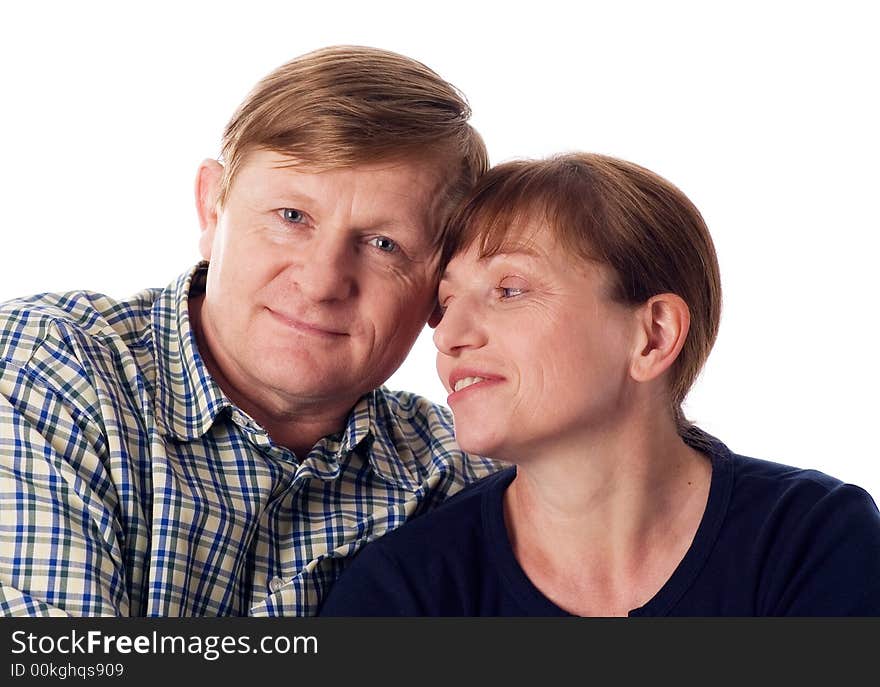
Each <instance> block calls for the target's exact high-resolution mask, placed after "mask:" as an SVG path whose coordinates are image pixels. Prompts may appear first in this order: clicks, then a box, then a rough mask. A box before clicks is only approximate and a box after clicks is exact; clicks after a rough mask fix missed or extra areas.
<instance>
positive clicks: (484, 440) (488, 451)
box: [455, 426, 504, 458]
mask: <svg viewBox="0 0 880 687" xmlns="http://www.w3.org/2000/svg"><path fill="white" fill-rule="evenodd" d="M455 440H456V441H457V442H458V445H459V446H460V447H461V449H462V450H463V451H464V452H466V453H470V454H472V455H477V456H488V457H490V458H493V457H497V456H498V455H499V454H500V453H501V452H502V451H503V450H504V442H503V441H502V440H501V438H500V437H498V436H493V435H492V434H491V433H489V432H487V431H486V430H485V428H482V430H480V429H477V428H468V427H462V428H459V427H457V426H456V428H455Z"/></svg>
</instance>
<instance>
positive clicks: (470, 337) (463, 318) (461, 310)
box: [434, 299, 486, 355]
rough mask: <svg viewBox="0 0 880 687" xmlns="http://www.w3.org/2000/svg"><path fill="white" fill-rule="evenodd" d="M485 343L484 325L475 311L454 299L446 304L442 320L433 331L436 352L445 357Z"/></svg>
mask: <svg viewBox="0 0 880 687" xmlns="http://www.w3.org/2000/svg"><path fill="white" fill-rule="evenodd" d="M485 343H486V332H485V323H484V322H483V321H482V319H481V317H480V313H479V312H478V311H477V309H476V308H474V307H472V306H469V305H467V304H466V303H465V302H464V301H459V302H456V301H455V299H453V301H452V302H450V303H448V304H447V306H446V309H445V310H444V312H443V318H442V319H441V320H440V322H439V324H438V325H437V327H436V328H435V329H434V346H436V347H437V350H438V351H440V352H441V353H444V354H446V355H456V354H457V353H459V352H461V351H462V350H465V349H468V348H479V347H481V346H483V345H484V344H485Z"/></svg>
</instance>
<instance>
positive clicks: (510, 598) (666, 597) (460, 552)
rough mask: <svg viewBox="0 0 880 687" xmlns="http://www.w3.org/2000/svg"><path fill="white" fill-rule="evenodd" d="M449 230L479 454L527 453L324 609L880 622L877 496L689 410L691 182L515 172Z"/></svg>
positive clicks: (400, 539)
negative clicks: (749, 446)
mask: <svg viewBox="0 0 880 687" xmlns="http://www.w3.org/2000/svg"><path fill="white" fill-rule="evenodd" d="M448 230H449V243H448V246H449V247H448V249H447V252H446V254H445V255H444V264H446V269H445V272H444V275H443V279H442V282H441V285H440V292H439V303H440V306H441V310H442V320H441V321H440V323H439V325H438V326H437V328H436V332H435V334H434V341H435V343H436V345H437V348H438V350H439V353H438V359H437V368H438V371H439V373H440V376H441V378H442V380H443V383H444V385H445V386H446V388H447V390H448V391H449V392H450V395H449V398H448V403H449V406H450V407H451V409H452V411H453V413H454V415H455V430H456V436H457V439H458V441H459V443H460V444H461V446H462V447H463V448H464V449H465V450H467V451H469V452H472V453H480V454H484V455H489V456H493V457H496V458H499V459H502V460H504V461H507V462H509V463H512V464H513V466H512V467H509V468H507V469H505V470H503V471H501V472H499V473H497V474H495V475H493V476H491V477H488V478H486V479H484V480H483V481H482V482H480V483H478V484H476V485H473V486H472V487H470V488H467V489H466V490H465V491H463V492H461V493H460V494H458V495H456V496H455V497H453V498H452V499H451V500H450V501H448V502H447V503H446V504H444V506H442V507H441V508H440V509H438V510H437V511H436V512H434V513H432V514H430V515H426V516H425V517H423V518H418V519H416V520H414V521H412V522H411V523H409V524H407V525H405V526H404V527H402V528H400V529H399V530H397V531H394V532H392V533H390V534H388V535H386V536H385V537H383V538H382V539H380V540H379V541H377V542H375V543H373V544H370V545H369V546H367V547H365V549H364V550H363V551H362V553H361V554H359V555H358V557H357V558H356V559H355V561H354V562H353V564H352V566H351V569H350V570H349V571H348V572H346V573H344V574H343V575H342V577H341V579H340V580H339V582H338V583H337V584H336V586H335V588H334V589H333V590H332V591H331V593H330V595H329V597H328V599H327V601H326V603H325V605H324V609H323V614H325V615H444V616H453V615H455V616H459V615H466V616H475V615H546V616H552V615H581V616H625V615H630V616H637V615H643V616H656V615H685V616H716V615H725V616H753V615H829V616H830V615H835V616H837V615H880V513H878V510H877V507H876V505H875V504H874V502H873V501H872V499H871V497H870V496H869V495H868V494H867V493H866V492H865V491H864V490H862V489H860V488H859V487H856V486H852V485H847V484H843V483H842V482H840V481H839V480H837V479H835V478H833V477H830V476H828V475H825V474H822V473H819V472H816V471H812V470H800V469H797V468H793V467H787V466H784V465H780V464H777V463H771V462H767V461H762V460H756V459H753V458H747V457H744V456H739V455H736V454H734V453H732V452H731V451H730V450H729V449H728V448H727V447H726V446H725V445H724V444H722V443H721V442H720V441H718V440H716V439H714V438H713V437H711V436H708V435H707V434H705V433H704V432H702V431H701V430H699V429H697V428H696V427H694V426H692V425H691V424H690V423H689V422H688V421H687V420H686V419H685V417H684V415H683V413H682V409H681V404H682V401H683V400H684V398H685V395H686V394H687V392H688V389H689V388H690V386H691V384H692V383H693V381H694V379H695V377H696V375H697V373H698V372H699V370H700V368H701V367H702V365H703V363H704V362H705V359H706V357H707V355H708V353H709V350H710V349H711V347H712V344H713V342H714V340H715V336H716V333H717V331H718V323H719V317H720V308H721V287H720V279H719V274H718V263H717V260H716V256H715V251H714V248H713V244H712V240H711V238H710V236H709V233H708V230H707V229H706V226H705V224H704V222H703V220H702V218H701V216H700V214H699V212H698V211H697V210H696V208H695V207H694V206H693V205H692V204H691V203H690V201H689V200H688V199H687V198H686V197H685V196H684V195H683V194H682V193H681V191H679V190H678V189H677V188H676V187H674V186H673V185H671V184H670V183H669V182H667V181H666V180H664V179H662V178H660V177H659V176H657V175H656V174H653V173H652V172H650V171H648V170H646V169H643V168H641V167H639V166H637V165H634V164H631V163H628V162H623V161H620V160H616V159H612V158H608V157H603V156H599V155H587V154H574V155H566V156H560V157H556V158H552V159H549V160H545V161H537V162H534V161H522V162H512V163H507V164H504V165H501V166H499V167H496V168H495V169H494V170H492V171H491V172H490V173H489V174H488V175H486V176H485V177H484V178H483V179H482V181H481V182H480V184H479V186H478V188H476V189H475V191H474V192H473V194H472V195H471V196H470V198H469V199H468V200H467V201H466V203H465V204H464V205H463V207H462V208H461V209H460V211H459V212H458V214H457V215H456V217H455V218H454V219H453V221H452V222H451V224H450V225H449V227H448Z"/></svg>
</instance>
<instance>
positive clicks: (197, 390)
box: [152, 261, 421, 491]
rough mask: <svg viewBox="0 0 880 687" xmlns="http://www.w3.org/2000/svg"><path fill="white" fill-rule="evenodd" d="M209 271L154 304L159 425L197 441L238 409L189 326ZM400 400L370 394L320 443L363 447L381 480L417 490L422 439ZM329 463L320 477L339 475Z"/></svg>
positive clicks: (197, 271) (199, 269)
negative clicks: (414, 444) (399, 408)
mask: <svg viewBox="0 0 880 687" xmlns="http://www.w3.org/2000/svg"><path fill="white" fill-rule="evenodd" d="M207 273H208V263H207V262H204V261H203V262H200V263H199V264H198V265H196V266H195V267H193V268H192V269H191V270H189V271H188V272H186V273H185V274H183V275H181V276H180V277H179V278H178V279H177V280H176V281H175V282H174V283H172V284H171V285H170V286H169V287H168V288H166V289H165V290H164V291H162V293H161V294H160V295H159V298H158V299H157V300H156V302H155V303H154V304H153V312H152V319H153V342H154V346H155V350H156V364H157V367H158V373H157V378H158V379H157V391H156V402H155V417H156V424H157V426H158V427H159V430H160V431H161V432H162V433H163V434H165V435H169V436H172V437H174V438H176V439H178V440H181V441H192V440H194V439H198V438H199V437H201V436H203V435H204V434H205V433H206V432H207V431H208V430H209V429H210V428H211V426H212V425H213V424H214V422H215V420H216V419H217V416H218V415H219V414H220V413H222V412H224V411H225V410H226V409H235V406H234V404H233V403H232V401H230V400H229V398H228V397H227V396H226V395H225V394H224V393H223V391H222V389H220V386H219V385H218V384H217V382H215V381H214V379H213V378H212V377H211V375H210V374H209V373H208V369H207V367H206V366H205V363H204V361H203V360H202V357H201V356H200V355H199V352H198V346H197V345H196V338H195V333H194V332H193V330H192V327H191V325H190V319H189V297H190V296H197V295H199V294H202V293H204V291H205V280H206V277H207ZM395 402H396V399H394V398H392V397H391V396H390V395H389V393H388V391H387V390H386V389H385V387H380V388H378V389H374V390H373V391H370V392H367V393H366V394H364V395H363V396H362V397H361V398H360V400H359V401H358V402H357V403H356V404H355V406H354V408H353V409H352V411H351V413H349V416H348V421H347V423H346V426H345V429H344V430H343V431H342V432H340V433H338V434H336V435H331V436H328V437H325V438H324V439H322V440H321V442H319V445H321V448H322V449H324V451H322V453H324V452H326V454H327V455H331V456H343V455H347V454H348V453H350V452H352V451H358V452H359V453H360V455H362V456H364V457H365V458H366V459H367V460H368V462H369V464H370V467H371V468H372V469H373V470H374V471H375V472H376V474H377V475H379V476H380V477H381V478H382V479H384V480H385V481H387V482H390V483H392V484H394V485H397V486H398V487H400V488H402V489H406V490H407V491H415V490H416V489H417V488H418V487H419V484H420V483H421V480H420V479H419V463H418V461H417V460H416V459H415V456H414V455H413V452H412V450H411V449H410V446H409V444H410V442H411V441H414V440H417V437H415V436H410V435H412V434H413V431H412V429H410V431H408V432H407V431H406V428H405V427H404V426H403V425H402V424H401V419H400V417H399V416H398V413H395V412H394V410H393V409H392V407H391V405H392V404H393V403H395ZM328 462H332V463H335V462H336V461H335V460H333V461H328ZM327 467H328V468H330V469H329V470H328V472H327V474H326V475H323V474H322V475H320V476H321V477H327V478H331V477H332V476H334V475H333V473H336V474H338V465H337V466H332V465H328V466H327ZM334 468H335V469H334ZM321 472H322V473H323V472H324V471H323V470H322V471H321Z"/></svg>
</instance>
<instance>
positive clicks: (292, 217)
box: [281, 208, 306, 224]
mask: <svg viewBox="0 0 880 687" xmlns="http://www.w3.org/2000/svg"><path fill="white" fill-rule="evenodd" d="M281 216H282V217H283V218H284V220H285V221H287V222H293V223H294V224H302V223H303V222H305V221H306V213H304V212H302V211H301V210H296V209H295V208H284V209H283V210H282V211H281Z"/></svg>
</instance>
